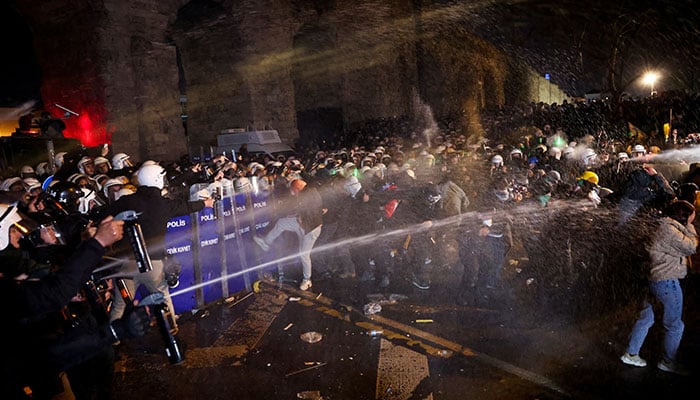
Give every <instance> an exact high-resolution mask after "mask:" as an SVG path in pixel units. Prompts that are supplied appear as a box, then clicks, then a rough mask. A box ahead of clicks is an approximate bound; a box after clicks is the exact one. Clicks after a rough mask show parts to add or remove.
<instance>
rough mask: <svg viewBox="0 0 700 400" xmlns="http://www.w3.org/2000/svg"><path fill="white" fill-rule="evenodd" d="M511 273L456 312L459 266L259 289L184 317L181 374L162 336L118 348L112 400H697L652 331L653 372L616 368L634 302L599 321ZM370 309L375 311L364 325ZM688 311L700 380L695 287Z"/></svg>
mask: <svg viewBox="0 0 700 400" xmlns="http://www.w3.org/2000/svg"><path fill="white" fill-rule="evenodd" d="M509 267H510V268H511V270H510V276H509V277H508V282H509V283H510V284H511V285H512V286H513V290H512V291H511V296H502V295H501V296H499V295H498V294H495V295H494V296H492V297H489V298H485V297H483V296H482V297H479V298H477V299H475V302H474V304H473V305H469V306H462V305H458V304H456V303H455V299H456V293H457V285H458V282H459V276H460V275H461V270H460V267H459V266H458V267H452V268H448V267H440V268H438V269H436V271H435V273H434V275H433V276H434V279H433V284H432V286H431V289H429V290H420V289H417V288H415V287H413V286H412V285H411V284H410V283H409V282H408V281H407V280H405V279H404V278H403V277H402V274H401V273H397V275H396V276H395V279H394V280H393V281H392V283H391V285H390V286H389V287H388V288H387V289H386V290H382V291H379V290H378V289H377V288H376V286H375V284H376V282H375V283H372V282H368V283H363V282H358V281H356V280H341V279H339V278H330V279H325V280H323V279H320V277H319V278H317V279H315V280H314V286H313V288H312V289H311V290H310V291H308V292H300V291H298V290H297V289H296V287H295V286H294V285H293V282H290V283H289V284H282V285H280V284H278V283H276V282H272V281H263V282H262V283H261V284H260V285H259V291H257V292H250V293H248V292H244V293H238V294H236V295H234V296H232V297H230V298H229V299H226V300H225V301H221V302H218V303H215V304H211V305H209V306H208V307H207V308H205V309H201V310H197V311H196V312H193V313H186V314H183V315H181V316H180V320H179V325H180V332H179V334H178V335H177V337H178V340H179V341H180V343H181V344H182V346H183V348H184V349H185V355H186V360H185V361H184V362H183V363H182V364H179V365H169V364H168V361H167V358H166V356H165V353H164V351H163V346H162V344H161V342H160V338H159V337H158V335H157V333H156V332H151V333H149V335H147V336H146V337H144V338H140V339H136V340H131V341H124V342H123V343H122V344H121V345H120V346H119V347H118V348H117V356H118V361H117V364H116V373H115V388H116V391H115V396H114V398H115V399H116V398H119V399H124V398H130V399H296V398H312V399H318V398H323V399H622V398H624V399H626V398H635V399H639V398H657V399H658V398H675V399H681V398H691V396H692V398H695V396H693V395H692V392H693V390H694V389H695V385H693V383H694V381H693V379H694V378H693V377H692V376H691V377H680V376H677V375H672V374H669V373H666V372H662V371H659V370H658V369H657V368H656V367H655V364H656V361H657V360H658V357H659V354H660V349H659V344H660V341H661V326H660V324H656V325H655V326H654V327H653V328H652V331H651V332H650V334H649V337H648V339H647V343H646V345H645V347H644V348H643V350H642V356H643V357H645V358H647V360H649V364H650V365H649V366H648V367H646V368H635V367H630V366H626V365H624V364H622V363H621V362H620V361H619V356H620V355H621V354H622V352H623V351H624V347H625V344H626V337H627V335H628V332H629V329H630V327H631V325H632V323H633V322H634V318H635V312H636V305H635V304H629V305H626V306H621V307H616V308H611V309H609V310H606V311H605V312H597V313H593V315H591V313H585V312H580V308H581V305H580V304H579V305H578V306H577V307H578V310H579V312H576V313H574V312H569V311H570V310H571V309H570V308H569V307H567V305H565V304H558V305H557V304H554V303H555V302H556V299H552V298H549V299H546V298H545V299H542V298H541V297H542V296H537V295H535V293H536V290H535V286H536V285H537V282H535V283H532V284H530V285H528V284H527V277H528V275H527V259H516V260H515V261H513V262H511V263H509ZM518 270H520V273H518V272H517V271H518ZM291 272H292V273H290V272H289V271H288V273H287V275H288V276H289V275H291V276H293V277H294V276H295V275H294V272H293V271H291ZM296 277H297V278H298V274H297V275H296ZM693 279H694V277H693ZM695 287H697V286H695ZM562 290H566V289H562ZM571 296H572V298H573V297H575V295H574V294H573V293H572V294H571ZM583 298H585V297H583ZM369 303H376V304H379V305H380V306H381V311H379V312H377V313H374V314H370V315H366V314H365V312H364V306H365V305H367V304H369ZM686 303H687V304H688V310H687V313H686V316H685V322H686V333H685V336H684V341H683V343H682V345H681V357H682V359H683V361H684V362H685V363H686V364H687V365H688V366H690V367H691V368H692V369H693V370H695V371H698V367H699V366H700V363H698V362H697V360H698V359H699V358H698V355H700V346H698V343H700V342H699V341H698V340H697V339H698V338H699V332H700V318H699V316H700V313H698V312H697V311H696V310H695V309H694V308H695V307H693V306H694V305H695V304H697V297H696V296H695V290H694V289H692V287H691V288H690V289H688V290H687V299H686ZM557 306H558V307H557ZM583 307H585V304H584V305H583ZM372 331H379V333H377V334H376V335H374V336H373V335H372V334H370V333H371V332H372ZM309 332H315V333H313V334H308V333H309ZM304 334H307V335H306V336H303V335H304ZM309 337H311V339H309ZM313 338H316V339H320V340H319V341H317V342H315V343H310V341H314V340H313Z"/></svg>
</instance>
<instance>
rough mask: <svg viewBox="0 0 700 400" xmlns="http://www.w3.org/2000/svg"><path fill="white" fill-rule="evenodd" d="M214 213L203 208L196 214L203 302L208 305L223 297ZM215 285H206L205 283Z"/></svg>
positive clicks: (218, 244)
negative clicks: (197, 218)
mask: <svg viewBox="0 0 700 400" xmlns="http://www.w3.org/2000/svg"><path fill="white" fill-rule="evenodd" d="M215 214H216V213H215V211H214V210H213V209H211V208H205V209H203V210H201V211H200V212H198V213H197V215H198V217H199V246H200V249H201V251H200V252H199V260H200V265H201V268H202V283H203V284H205V285H204V287H203V288H202V290H203V292H204V302H205V303H210V302H214V301H216V300H219V299H221V298H222V297H223V290H222V289H221V282H220V279H219V278H221V259H220V257H219V251H220V249H219V246H220V245H223V244H220V243H219V233H218V231H217V223H216V215H215ZM212 281H216V282H215V283H211V284H206V283H207V282H212Z"/></svg>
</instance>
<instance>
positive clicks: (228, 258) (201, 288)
mask: <svg viewBox="0 0 700 400" xmlns="http://www.w3.org/2000/svg"><path fill="white" fill-rule="evenodd" d="M252 187H254V188H257V185H252ZM203 189H207V191H210V192H211V191H216V187H215V186H214V185H210V184H206V183H202V184H195V185H193V186H192V187H191V188H190V200H192V199H196V198H197V197H196V196H197V193H198V192H200V191H201V190H203ZM218 193H220V199H219V201H217V202H216V203H215V208H214V209H210V208H205V209H203V210H202V211H200V212H197V213H193V214H191V215H189V216H180V217H176V218H173V219H171V220H170V221H169V222H168V229H167V232H166V236H165V243H166V251H167V254H168V255H172V256H175V257H176V258H177V260H178V261H179V262H180V264H181V265H182V271H181V274H180V285H179V286H178V287H177V288H176V289H173V290H171V293H173V294H174V296H173V298H172V301H173V306H174V307H175V312H176V313H177V314H179V313H182V312H184V311H190V310H192V309H196V308H200V307H202V306H203V305H204V304H207V303H211V302H214V301H217V300H220V299H221V298H224V297H228V296H229V294H230V293H235V292H239V291H241V290H243V289H248V290H250V289H251V285H252V281H254V280H256V279H258V278H259V277H260V276H261V275H262V274H263V273H264V272H265V271H269V270H271V269H276V265H275V264H273V263H272V261H274V260H275V258H276V255H274V253H273V252H267V253H264V252H262V251H261V250H260V249H259V247H258V246H257V245H256V244H255V243H254V242H253V240H252V238H253V233H254V232H255V233H257V234H263V233H265V231H266V230H267V228H268V227H269V225H270V223H271V221H272V217H273V212H272V207H271V204H273V202H271V201H270V199H271V192H270V191H267V190H258V191H248V190H246V191H241V192H239V193H235V192H234V190H233V188H232V187H231V186H230V185H228V186H223V187H221V186H219V191H218Z"/></svg>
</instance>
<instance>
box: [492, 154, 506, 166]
mask: <svg viewBox="0 0 700 400" xmlns="http://www.w3.org/2000/svg"><path fill="white" fill-rule="evenodd" d="M491 164H498V165H503V156H502V155H500V154H496V155H495V156H493V158H491Z"/></svg>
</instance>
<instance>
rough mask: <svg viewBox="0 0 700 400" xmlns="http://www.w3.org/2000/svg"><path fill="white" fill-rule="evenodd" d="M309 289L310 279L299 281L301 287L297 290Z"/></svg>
mask: <svg viewBox="0 0 700 400" xmlns="http://www.w3.org/2000/svg"><path fill="white" fill-rule="evenodd" d="M309 289H311V280H310V279H304V280H303V281H301V285H299V290H304V291H306V290H309Z"/></svg>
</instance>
